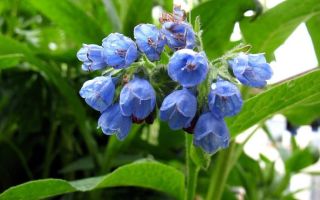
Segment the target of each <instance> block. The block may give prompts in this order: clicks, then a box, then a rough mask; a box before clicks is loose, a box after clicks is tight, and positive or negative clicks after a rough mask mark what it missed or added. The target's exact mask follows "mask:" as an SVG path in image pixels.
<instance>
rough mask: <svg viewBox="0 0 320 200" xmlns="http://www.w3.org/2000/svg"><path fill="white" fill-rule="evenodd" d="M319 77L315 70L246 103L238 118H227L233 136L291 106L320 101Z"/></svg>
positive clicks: (318, 71)
mask: <svg viewBox="0 0 320 200" xmlns="http://www.w3.org/2000/svg"><path fill="white" fill-rule="evenodd" d="M319 76H320V70H315V71H313V72H310V73H308V74H305V75H303V76H299V77H297V78H296V79H293V80H289V81H286V82H284V83H282V84H280V85H277V86H275V87H272V88H270V89H269V90H267V91H265V92H263V93H261V94H259V95H257V96H255V97H253V98H250V99H248V100H247V101H245V103H244V106H243V108H242V111H241V112H240V113H239V114H238V115H237V116H235V117H231V118H227V123H228V125H229V129H230V132H231V134H232V136H236V135H237V134H239V133H241V132H242V131H245V130H246V129H247V128H250V127H251V126H253V125H255V124H256V123H259V122H260V121H263V120H265V119H267V118H268V117H271V116H272V115H274V114H276V113H279V112H283V111H285V110H286V109H289V108H290V107H291V106H295V105H298V104H300V103H303V102H304V101H308V100H310V99H317V98H318V99H319V98H320V84H318V79H319Z"/></svg>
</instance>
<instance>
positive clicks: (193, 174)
mask: <svg viewBox="0 0 320 200" xmlns="http://www.w3.org/2000/svg"><path fill="white" fill-rule="evenodd" d="M185 135H186V167H187V176H186V193H185V198H184V199H185V200H194V196H195V193H196V188H197V179H198V173H199V169H200V168H199V167H198V166H196V165H195V164H194V163H193V161H192V160H191V157H190V151H191V145H192V135H190V134H185Z"/></svg>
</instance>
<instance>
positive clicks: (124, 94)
mask: <svg viewBox="0 0 320 200" xmlns="http://www.w3.org/2000/svg"><path fill="white" fill-rule="evenodd" d="M155 105H156V93H155V91H154V89H153V87H152V85H151V84H150V83H149V81H147V80H146V79H143V78H139V77H134V78H133V79H132V80H131V81H129V82H128V83H127V84H126V85H125V86H124V87H123V88H122V90H121V93H120V108H121V112H122V114H123V115H124V116H131V117H134V118H136V119H137V120H142V119H145V118H146V117H147V116H148V115H149V114H150V113H151V112H152V111H153V109H154V107H155Z"/></svg>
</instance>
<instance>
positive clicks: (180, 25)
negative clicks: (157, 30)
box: [162, 21, 196, 51]
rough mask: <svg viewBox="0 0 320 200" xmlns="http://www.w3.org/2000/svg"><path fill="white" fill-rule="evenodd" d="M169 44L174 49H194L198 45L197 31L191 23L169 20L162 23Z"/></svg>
mask: <svg viewBox="0 0 320 200" xmlns="http://www.w3.org/2000/svg"><path fill="white" fill-rule="evenodd" d="M162 32H163V33H164V35H165V37H166V40H167V45H168V46H169V47H170V49H172V50H173V51H177V50H180V49H193V48H194V47H195V45H196V37H195V33H194V31H193V29H192V27H191V25H190V24H188V23H186V22H183V21H180V22H176V21H167V22H164V23H163V24H162Z"/></svg>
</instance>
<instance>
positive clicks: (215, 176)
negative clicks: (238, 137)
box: [206, 142, 235, 200]
mask: <svg viewBox="0 0 320 200" xmlns="http://www.w3.org/2000/svg"><path fill="white" fill-rule="evenodd" d="M234 153H235V142H231V143H230V146H229V148H228V149H225V150H222V151H220V152H219V155H218V158H217V161H216V166H215V167H214V171H213V173H212V174H211V177H210V184H209V189H208V193H207V196H206V200H212V199H215V200H220V199H221V197H222V194H223V190H224V188H225V184H226V181H227V178H228V176H229V172H230V170H231V167H230V165H231V163H232V161H233V155H234Z"/></svg>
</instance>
